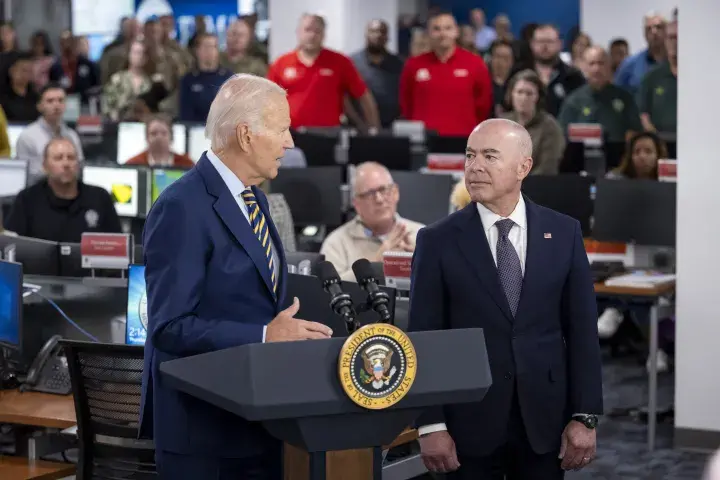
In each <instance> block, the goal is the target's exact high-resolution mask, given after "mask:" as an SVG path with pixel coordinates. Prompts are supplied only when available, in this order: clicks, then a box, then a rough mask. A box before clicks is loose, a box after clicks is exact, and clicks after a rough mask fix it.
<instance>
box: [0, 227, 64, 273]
mask: <svg viewBox="0 0 720 480" xmlns="http://www.w3.org/2000/svg"><path fill="white" fill-rule="evenodd" d="M58 247H59V244H58V243H57V242H51V241H49V240H41V239H39V238H30V237H21V236H14V235H7V234H4V233H0V251H4V250H6V249H10V248H13V249H14V251H15V261H16V262H18V263H21V264H22V266H23V272H24V274H25V275H45V276H50V277H53V276H54V277H56V276H58V275H59V272H60V260H59V258H58V250H59V248H58Z"/></svg>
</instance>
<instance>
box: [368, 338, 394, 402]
mask: <svg viewBox="0 0 720 480" xmlns="http://www.w3.org/2000/svg"><path fill="white" fill-rule="evenodd" d="M361 356H362V359H363V364H364V371H362V372H361V374H360V376H361V379H362V381H363V383H365V384H371V385H372V387H373V388H374V389H375V390H380V389H381V388H382V387H383V386H387V385H388V384H389V383H390V380H391V379H392V377H393V376H395V373H396V371H397V368H395V367H391V362H392V356H393V351H392V350H391V349H390V348H389V347H387V346H386V345H383V344H382V343H376V344H373V345H370V346H368V347H367V348H366V349H365V350H364V351H363V352H362V354H361Z"/></svg>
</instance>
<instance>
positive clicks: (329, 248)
mask: <svg viewBox="0 0 720 480" xmlns="http://www.w3.org/2000/svg"><path fill="white" fill-rule="evenodd" d="M352 191H353V206H354V207H355V212H356V213H357V216H356V217H355V218H354V219H352V220H350V221H349V222H347V223H346V224H345V225H343V226H341V227H339V228H338V229H336V230H334V231H333V232H332V233H330V235H328V236H327V238H326V239H325V241H324V242H323V245H322V248H321V249H320V253H322V254H324V255H325V259H326V260H327V261H329V262H331V263H332V264H333V265H335V268H336V269H337V271H338V273H339V274H340V278H342V279H343V280H350V281H354V280H355V276H354V274H353V272H352V264H353V263H355V261H356V260H359V259H361V258H366V259H368V260H370V261H371V262H381V261H382V259H383V253H384V252H388V251H404V252H413V251H414V250H415V237H416V236H417V232H418V230H420V229H421V228H422V227H423V226H424V225H422V224H420V223H417V222H413V221H411V220H407V219H404V218H402V217H400V216H399V215H398V213H397V204H398V201H399V200H400V192H399V190H398V186H397V184H395V182H394V181H393V178H392V176H391V175H390V171H388V169H387V168H385V167H384V166H383V165H380V164H379V163H375V162H367V163H363V164H360V165H358V167H357V169H356V171H355V179H354V181H353V185H352Z"/></svg>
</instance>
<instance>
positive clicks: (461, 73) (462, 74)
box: [453, 68, 469, 78]
mask: <svg viewBox="0 0 720 480" xmlns="http://www.w3.org/2000/svg"><path fill="white" fill-rule="evenodd" d="M468 74H469V72H468V71H467V70H466V69H464V68H456V69H455V71H454V72H453V75H455V76H456V77H458V78H462V77H467V76H468Z"/></svg>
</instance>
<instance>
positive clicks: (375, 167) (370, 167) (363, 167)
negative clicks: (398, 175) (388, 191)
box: [351, 161, 393, 195]
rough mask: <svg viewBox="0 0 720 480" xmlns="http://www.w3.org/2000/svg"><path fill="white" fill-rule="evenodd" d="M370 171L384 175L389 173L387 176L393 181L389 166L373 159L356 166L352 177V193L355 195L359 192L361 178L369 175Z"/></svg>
mask: <svg viewBox="0 0 720 480" xmlns="http://www.w3.org/2000/svg"><path fill="white" fill-rule="evenodd" d="M370 172H377V173H380V174H383V175H387V177H388V178H389V179H390V181H391V182H392V181H393V178H392V174H391V173H390V170H388V168H387V167H386V166H385V165H383V164H382V163H379V162H373V161H368V162H363V163H360V164H359V165H357V166H356V167H355V173H354V174H353V178H352V184H351V187H352V188H351V190H352V191H351V193H352V194H353V195H354V194H355V192H357V186H358V183H360V180H361V179H362V178H363V177H365V176H367V175H368V174H369V173H370Z"/></svg>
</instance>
